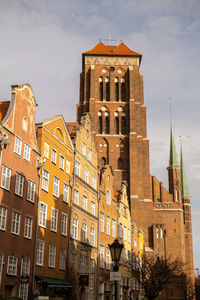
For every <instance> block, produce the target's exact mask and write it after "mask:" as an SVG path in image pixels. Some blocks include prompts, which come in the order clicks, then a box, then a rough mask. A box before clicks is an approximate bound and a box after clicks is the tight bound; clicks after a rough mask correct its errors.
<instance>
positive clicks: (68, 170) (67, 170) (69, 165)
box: [66, 160, 71, 174]
mask: <svg viewBox="0 0 200 300" xmlns="http://www.w3.org/2000/svg"><path fill="white" fill-rule="evenodd" d="M70 169H71V164H70V161H69V160H66V173H67V174H70Z"/></svg>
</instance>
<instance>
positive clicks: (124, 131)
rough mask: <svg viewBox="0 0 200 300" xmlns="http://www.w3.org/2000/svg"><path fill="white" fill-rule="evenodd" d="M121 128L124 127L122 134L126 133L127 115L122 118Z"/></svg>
mask: <svg viewBox="0 0 200 300" xmlns="http://www.w3.org/2000/svg"><path fill="white" fill-rule="evenodd" d="M121 128H122V134H126V117H125V116H123V117H122V119H121Z"/></svg>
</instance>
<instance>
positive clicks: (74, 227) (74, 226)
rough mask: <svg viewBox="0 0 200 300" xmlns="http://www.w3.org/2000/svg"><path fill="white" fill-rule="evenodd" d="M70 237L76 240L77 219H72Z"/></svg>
mask: <svg viewBox="0 0 200 300" xmlns="http://www.w3.org/2000/svg"><path fill="white" fill-rule="evenodd" d="M72 237H73V238H74V239H76V240H77V238H78V220H77V219H75V218H74V219H73V225H72Z"/></svg>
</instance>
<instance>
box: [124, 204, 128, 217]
mask: <svg viewBox="0 0 200 300" xmlns="http://www.w3.org/2000/svg"><path fill="white" fill-rule="evenodd" d="M124 217H127V209H126V206H124Z"/></svg>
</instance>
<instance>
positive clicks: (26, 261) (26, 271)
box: [21, 257, 30, 276]
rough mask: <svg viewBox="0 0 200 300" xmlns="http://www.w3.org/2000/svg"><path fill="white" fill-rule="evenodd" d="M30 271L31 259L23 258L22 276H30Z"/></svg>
mask: <svg viewBox="0 0 200 300" xmlns="http://www.w3.org/2000/svg"><path fill="white" fill-rule="evenodd" d="M29 273H30V259H29V258H24V257H23V258H22V261H21V276H28V275H29Z"/></svg>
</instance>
